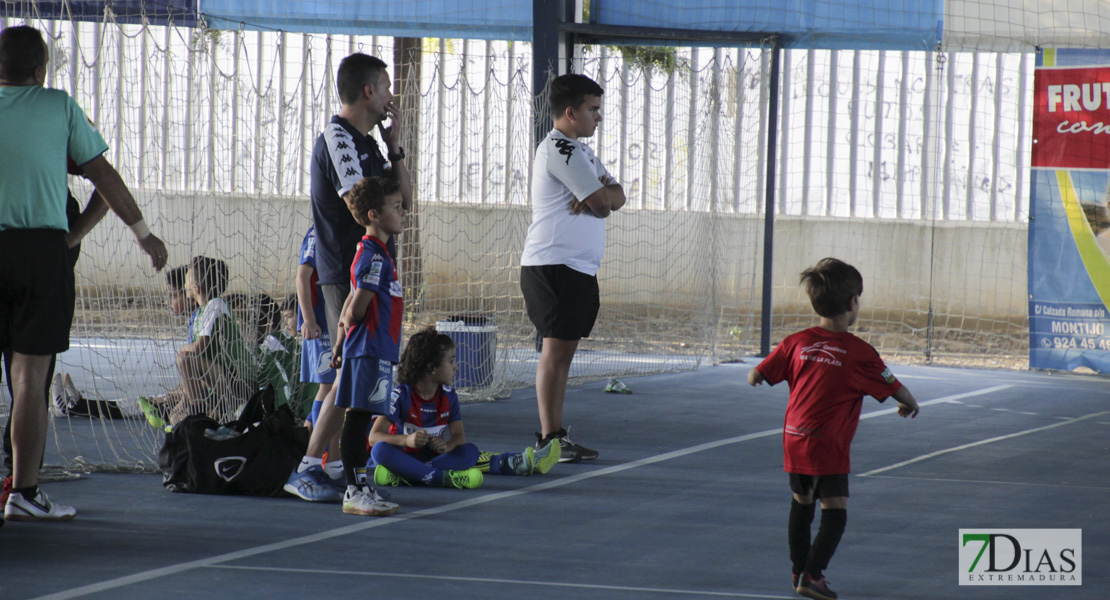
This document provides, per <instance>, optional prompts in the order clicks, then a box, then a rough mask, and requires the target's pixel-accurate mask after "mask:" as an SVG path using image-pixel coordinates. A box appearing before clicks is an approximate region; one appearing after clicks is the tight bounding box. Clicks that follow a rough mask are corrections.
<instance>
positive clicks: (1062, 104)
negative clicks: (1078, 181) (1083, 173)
mask: <svg viewBox="0 0 1110 600" xmlns="http://www.w3.org/2000/svg"><path fill="white" fill-rule="evenodd" d="M1033 98H1034V102H1035V103H1036V105H1035V108H1034V111H1035V113H1036V114H1035V116H1034V118H1033V123H1034V128H1035V131H1034V132H1033V139H1034V140H1035V141H1034V144H1033V157H1032V158H1033V167H1034V168H1036V167H1048V168H1059V169H1107V168H1110V67H1077V68H1048V69H1039V70H1038V71H1037V78H1036V82H1035V87H1034V92H1033Z"/></svg>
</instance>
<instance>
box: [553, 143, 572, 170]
mask: <svg viewBox="0 0 1110 600" xmlns="http://www.w3.org/2000/svg"><path fill="white" fill-rule="evenodd" d="M555 147H556V148H558V149H559V154H562V155H564V156H566V157H567V164H568V165H569V164H570V157H571V156H572V155H573V154H574V142H572V141H570V140H561V139H560V140H555Z"/></svg>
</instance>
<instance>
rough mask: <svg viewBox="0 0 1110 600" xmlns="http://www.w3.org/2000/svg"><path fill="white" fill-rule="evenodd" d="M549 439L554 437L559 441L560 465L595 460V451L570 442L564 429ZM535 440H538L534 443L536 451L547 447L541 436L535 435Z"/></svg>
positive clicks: (545, 440)
mask: <svg viewBox="0 0 1110 600" xmlns="http://www.w3.org/2000/svg"><path fill="white" fill-rule="evenodd" d="M549 437H554V438H557V439H558V440H559V446H560V447H561V448H562V451H561V453H560V455H559V462H561V463H576V462H582V461H584V460H594V459H595V458H597V450H590V449H589V448H587V447H585V446H581V445H579V444H575V443H574V442H572V441H571V439H570V436H568V435H567V430H566V429H560V430H559V431H557V432H555V433H553V434H551V435H550V436H549ZM536 438H538V439H537V441H536V448H537V449H539V448H543V447H545V446H547V441H548V440H547V439H545V438H544V437H543V436H541V435H540V434H538V433H537V434H536Z"/></svg>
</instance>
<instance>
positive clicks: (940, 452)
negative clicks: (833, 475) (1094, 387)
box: [859, 410, 1110, 477]
mask: <svg viewBox="0 0 1110 600" xmlns="http://www.w3.org/2000/svg"><path fill="white" fill-rule="evenodd" d="M1107 414H1110V410H1104V411H1102V412H1097V413H1091V414H1089V415H1083V416H1082V417H1075V418H1068V420H1067V421H1063V422H1061V423H1053V424H1052V425H1045V426H1044V427H1035V428H1033V429H1026V430H1025V431H1018V432H1017V433H1010V434H1006V435H1000V436H998V437H992V438H989V439H985V440H979V441H978V442H971V443H970V444H964V445H962V446H956V447H954V448H947V449H944V450H937V451H936V452H930V453H929V454H923V455H921V456H918V457H917V458H911V459H909V460H904V461H902V462H900V463H895V464H893V465H890V466H888V467H882V468H879V469H875V470H873V471H868V472H866V473H862V474H860V475H859V477H870V476H871V475H875V474H876V473H885V472H887V471H890V470H893V469H898V468H901V467H904V466H906V465H912V464H913V463H916V462H921V461H923V460H928V459H930V458H934V457H937V456H941V455H943V454H949V453H951V452H958V451H960V450H966V449H968V448H974V447H976V446H982V445H984V444H991V443H994V442H1000V441H1002V440H1008V439H1010V438H1016V437H1021V436H1023V435H1029V434H1030V433H1037V432H1038V431H1045V430H1047V429H1055V428H1056V427H1063V426H1064V425H1071V424H1072V423H1078V422H1080V421H1085V420H1087V419H1093V418H1095V417H1101V416H1103V415H1107Z"/></svg>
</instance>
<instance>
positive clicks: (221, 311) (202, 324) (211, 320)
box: [194, 298, 231, 337]
mask: <svg viewBox="0 0 1110 600" xmlns="http://www.w3.org/2000/svg"><path fill="white" fill-rule="evenodd" d="M221 315H223V316H228V317H230V316H231V310H230V309H229V308H228V307H227V302H224V299H223V298H213V299H211V300H209V301H208V304H205V305H204V310H202V311H201V313H200V318H198V319H197V321H196V324H195V325H194V327H195V328H196V329H195V330H194V331H195V332H196V333H195V335H196V336H197V337H199V336H202V335H204V336H211V335H212V333H213V332H214V331H215V329H216V319H219V318H220V316H221Z"/></svg>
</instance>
